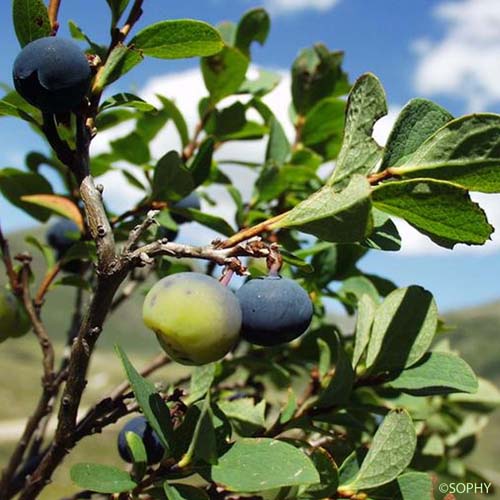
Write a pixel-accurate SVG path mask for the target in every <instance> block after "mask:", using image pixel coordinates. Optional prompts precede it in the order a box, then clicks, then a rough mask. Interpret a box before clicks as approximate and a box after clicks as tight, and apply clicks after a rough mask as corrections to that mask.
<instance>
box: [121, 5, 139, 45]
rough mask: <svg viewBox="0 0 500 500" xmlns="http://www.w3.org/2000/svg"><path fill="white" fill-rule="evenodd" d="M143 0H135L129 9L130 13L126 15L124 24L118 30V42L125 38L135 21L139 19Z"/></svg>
mask: <svg viewBox="0 0 500 500" xmlns="http://www.w3.org/2000/svg"><path fill="white" fill-rule="evenodd" d="M143 3H144V2H143V0H135V2H134V5H133V6H132V8H131V9H130V13H129V15H128V17H127V20H126V21H125V24H124V25H123V27H122V29H121V30H120V31H119V33H120V37H119V40H118V41H117V43H118V42H123V41H124V40H125V38H127V36H128V34H129V33H130V31H131V30H132V28H133V27H134V25H135V23H136V22H137V21H138V20H139V19H140V17H141V16H142V4H143Z"/></svg>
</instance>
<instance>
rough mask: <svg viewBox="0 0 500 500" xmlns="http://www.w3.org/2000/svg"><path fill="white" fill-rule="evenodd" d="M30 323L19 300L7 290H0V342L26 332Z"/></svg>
mask: <svg viewBox="0 0 500 500" xmlns="http://www.w3.org/2000/svg"><path fill="white" fill-rule="evenodd" d="M30 326H31V323H30V320H29V318H28V315H27V314H26V311H25V310H24V308H23V306H22V304H21V303H20V302H19V300H18V299H17V298H16V297H15V296H14V294H12V293H11V292H9V291H8V290H0V342H3V341H4V340H6V339H7V338H9V337H20V336H21V335H24V334H25V333H27V332H28V331H29V329H30Z"/></svg>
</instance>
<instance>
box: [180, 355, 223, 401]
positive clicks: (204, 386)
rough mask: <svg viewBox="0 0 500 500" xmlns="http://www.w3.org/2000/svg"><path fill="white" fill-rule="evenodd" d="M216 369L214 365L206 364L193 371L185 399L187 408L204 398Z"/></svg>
mask: <svg viewBox="0 0 500 500" xmlns="http://www.w3.org/2000/svg"><path fill="white" fill-rule="evenodd" d="M216 367H217V364H216V363H208V364H206V365H202V366H197V367H196V368H194V369H193V373H192V374H191V382H190V386H189V396H188V397H187V398H186V399H185V403H186V405H188V406H189V405H191V404H193V403H195V402H196V401H198V400H199V399H201V398H203V397H204V396H205V394H206V393H207V392H208V390H209V389H210V386H211V385H212V382H213V381H214V378H215V371H216Z"/></svg>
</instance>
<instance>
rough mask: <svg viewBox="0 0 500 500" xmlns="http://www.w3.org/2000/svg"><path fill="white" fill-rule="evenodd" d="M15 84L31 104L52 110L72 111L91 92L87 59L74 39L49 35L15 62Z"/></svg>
mask: <svg viewBox="0 0 500 500" xmlns="http://www.w3.org/2000/svg"><path fill="white" fill-rule="evenodd" d="M13 78H14V86H15V87H16V90H17V91H18V92H19V94H21V95H22V96H23V97H24V98H25V99H26V100H27V101H28V102H29V103H30V104H32V105H33V106H36V107H37V108H40V109H41V110H42V111H45V112H48V113H62V112H65V111H71V110H72V109H73V108H75V107H77V106H78V105H80V103H81V102H82V99H83V97H84V96H85V94H86V93H87V91H88V88H89V84H90V78H91V71H90V66H89V63H88V61H87V58H86V56H85V54H84V52H82V51H81V50H80V48H79V47H78V45H76V44H75V43H74V42H72V41H71V40H65V39H63V38H59V37H54V36H49V37H45V38H39V39H38V40H34V41H33V42H30V43H29V44H28V45H26V46H25V47H24V48H23V50H22V51H21V52H20V53H19V55H18V56H17V58H16V60H15V61H14V68H13Z"/></svg>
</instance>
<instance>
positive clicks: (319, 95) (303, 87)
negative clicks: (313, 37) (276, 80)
mask: <svg viewBox="0 0 500 500" xmlns="http://www.w3.org/2000/svg"><path fill="white" fill-rule="evenodd" d="M343 59H344V54H343V53H342V52H330V51H329V50H328V49H327V47H325V46H324V45H322V44H316V45H315V46H314V47H313V48H309V49H304V50H302V51H301V52H300V53H299V55H298V57H297V59H295V61H294V63H293V66H292V98H293V105H294V107H295V110H296V111H297V112H298V113H299V114H301V115H305V114H306V113H307V112H308V111H309V110H310V109H311V108H312V107H313V106H314V105H315V104H316V103H317V102H318V101H320V100H321V99H324V98H325V97H337V96H340V95H343V94H345V93H346V92H347V91H348V90H349V84H348V83H347V75H346V74H345V73H344V72H343V71H342V61H343Z"/></svg>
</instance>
